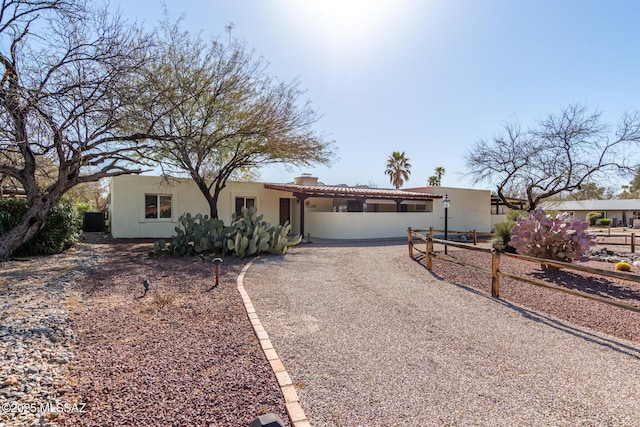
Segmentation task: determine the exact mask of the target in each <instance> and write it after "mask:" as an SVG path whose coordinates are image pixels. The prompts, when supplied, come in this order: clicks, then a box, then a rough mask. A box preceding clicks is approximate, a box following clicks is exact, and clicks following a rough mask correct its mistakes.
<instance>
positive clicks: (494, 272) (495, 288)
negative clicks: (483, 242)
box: [491, 248, 500, 298]
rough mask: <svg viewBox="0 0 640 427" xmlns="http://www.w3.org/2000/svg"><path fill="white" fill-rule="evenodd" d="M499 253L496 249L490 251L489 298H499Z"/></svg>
mask: <svg viewBox="0 0 640 427" xmlns="http://www.w3.org/2000/svg"><path fill="white" fill-rule="evenodd" d="M499 270H500V252H498V251H497V250H496V248H492V249H491V296H492V297H494V298H500V276H499V275H498V272H499Z"/></svg>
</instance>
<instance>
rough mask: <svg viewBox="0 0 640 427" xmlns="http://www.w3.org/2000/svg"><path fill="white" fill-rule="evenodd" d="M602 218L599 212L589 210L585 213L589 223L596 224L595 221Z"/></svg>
mask: <svg viewBox="0 0 640 427" xmlns="http://www.w3.org/2000/svg"><path fill="white" fill-rule="evenodd" d="M601 218H602V213H601V212H589V213H588V214H587V221H588V222H589V225H596V221H597V220H599V219H601Z"/></svg>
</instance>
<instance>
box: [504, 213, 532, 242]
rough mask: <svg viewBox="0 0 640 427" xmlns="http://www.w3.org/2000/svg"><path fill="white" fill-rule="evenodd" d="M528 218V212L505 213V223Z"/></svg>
mask: <svg viewBox="0 0 640 427" xmlns="http://www.w3.org/2000/svg"><path fill="white" fill-rule="evenodd" d="M528 216H529V212H527V211H516V210H509V211H507V221H509V222H516V221H517V220H518V218H526V217H528ZM507 241H508V240H507Z"/></svg>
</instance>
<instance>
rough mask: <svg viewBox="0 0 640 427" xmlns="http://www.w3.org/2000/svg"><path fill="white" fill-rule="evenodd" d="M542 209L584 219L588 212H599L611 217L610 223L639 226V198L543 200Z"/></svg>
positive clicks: (605, 216)
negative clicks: (566, 213) (567, 213)
mask: <svg viewBox="0 0 640 427" xmlns="http://www.w3.org/2000/svg"><path fill="white" fill-rule="evenodd" d="M541 206H542V208H543V209H551V210H556V211H561V212H569V213H570V214H571V215H572V217H573V218H576V219H579V220H581V221H586V218H587V214H588V213H589V212H600V213H601V214H602V217H603V218H611V225H612V226H614V227H616V226H625V227H626V226H632V225H634V224H635V227H639V228H640V220H639V218H640V199H617V200H571V201H562V202H560V201H558V202H555V201H554V202H551V201H549V202H544V203H543V204H542V205H541Z"/></svg>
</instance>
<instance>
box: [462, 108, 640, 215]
mask: <svg viewBox="0 0 640 427" xmlns="http://www.w3.org/2000/svg"><path fill="white" fill-rule="evenodd" d="M504 128H505V133H506V134H505V135H503V136H499V137H496V138H494V139H493V140H492V141H486V140H479V141H478V142H477V143H476V144H475V145H474V146H473V147H472V148H471V149H470V150H469V151H468V152H467V155H466V163H467V167H468V169H469V172H468V175H470V176H471V177H473V179H474V181H475V182H488V183H492V184H494V185H495V186H496V189H497V194H498V196H499V197H500V198H501V199H502V201H503V203H504V204H505V205H506V206H508V207H510V208H512V209H518V205H517V204H514V203H511V202H510V201H509V199H510V198H513V197H520V198H526V200H527V204H528V205H527V209H528V210H533V209H535V207H536V206H537V205H538V204H540V202H541V201H542V200H544V199H546V198H549V197H553V196H556V195H559V194H560V193H566V192H571V191H576V190H580V189H581V187H582V186H583V185H585V184H587V183H590V182H596V181H597V180H600V179H605V178H606V177H607V176H609V175H611V174H628V173H629V172H630V171H633V170H635V168H637V165H638V157H637V156H636V155H635V151H637V145H638V143H639V142H640V115H639V114H638V113H637V112H628V113H625V114H624V115H623V116H622V118H621V119H620V122H619V123H618V126H617V129H616V131H615V132H614V133H613V135H611V127H610V126H609V125H607V124H606V123H604V122H603V120H602V114H601V113H600V112H598V111H589V110H588V109H587V108H586V107H585V106H583V105H570V106H568V107H567V108H565V109H564V110H562V111H561V113H560V114H558V115H549V116H548V117H547V118H545V119H544V120H542V121H540V122H539V123H538V124H537V126H536V127H534V128H532V129H529V130H527V131H526V132H523V131H521V129H520V126H519V125H518V124H517V123H508V124H506V125H505V126H504Z"/></svg>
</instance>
